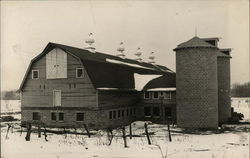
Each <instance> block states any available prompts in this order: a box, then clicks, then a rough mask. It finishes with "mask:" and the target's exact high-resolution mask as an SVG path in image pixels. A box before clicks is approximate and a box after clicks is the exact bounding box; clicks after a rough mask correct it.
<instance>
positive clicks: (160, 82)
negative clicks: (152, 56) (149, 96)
mask: <svg viewBox="0 0 250 158" xmlns="http://www.w3.org/2000/svg"><path fill="white" fill-rule="evenodd" d="M172 87H176V82H175V74H167V75H162V76H161V77H158V78H155V79H153V80H151V81H149V82H148V83H147V84H146V85H145V86H144V88H143V90H144V91H145V90H149V89H155V88H172Z"/></svg>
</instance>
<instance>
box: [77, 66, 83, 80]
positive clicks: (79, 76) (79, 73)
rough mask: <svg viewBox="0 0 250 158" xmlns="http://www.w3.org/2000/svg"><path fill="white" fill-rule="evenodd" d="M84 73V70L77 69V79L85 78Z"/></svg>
mask: <svg viewBox="0 0 250 158" xmlns="http://www.w3.org/2000/svg"><path fill="white" fill-rule="evenodd" d="M83 77H84V73H83V68H76V78H83Z"/></svg>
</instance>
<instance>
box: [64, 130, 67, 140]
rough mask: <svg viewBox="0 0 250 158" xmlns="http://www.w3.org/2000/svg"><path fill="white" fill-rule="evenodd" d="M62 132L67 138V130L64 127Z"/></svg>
mask: <svg viewBox="0 0 250 158" xmlns="http://www.w3.org/2000/svg"><path fill="white" fill-rule="evenodd" d="M63 133H64V134H65V139H66V138H67V131H66V128H65V127H63Z"/></svg>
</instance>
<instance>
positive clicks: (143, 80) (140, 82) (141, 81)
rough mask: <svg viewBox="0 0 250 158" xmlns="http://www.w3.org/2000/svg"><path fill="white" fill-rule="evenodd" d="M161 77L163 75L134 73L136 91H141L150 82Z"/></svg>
mask: <svg viewBox="0 0 250 158" xmlns="http://www.w3.org/2000/svg"><path fill="white" fill-rule="evenodd" d="M160 76H162V75H141V74H138V73H134V80H135V89H136V90H138V91H141V90H142V89H143V87H144V86H145V85H146V84H147V83H148V82H149V81H151V80H153V79H155V78H157V77H160Z"/></svg>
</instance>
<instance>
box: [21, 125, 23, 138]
mask: <svg viewBox="0 0 250 158" xmlns="http://www.w3.org/2000/svg"><path fill="white" fill-rule="evenodd" d="M20 127H21V131H20V136H21V135H22V133H23V127H22V125H20Z"/></svg>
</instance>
